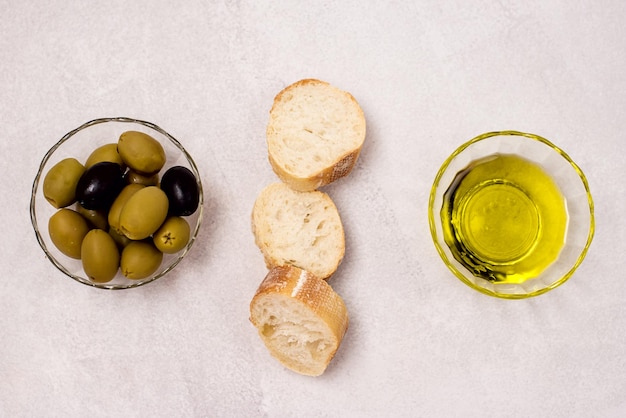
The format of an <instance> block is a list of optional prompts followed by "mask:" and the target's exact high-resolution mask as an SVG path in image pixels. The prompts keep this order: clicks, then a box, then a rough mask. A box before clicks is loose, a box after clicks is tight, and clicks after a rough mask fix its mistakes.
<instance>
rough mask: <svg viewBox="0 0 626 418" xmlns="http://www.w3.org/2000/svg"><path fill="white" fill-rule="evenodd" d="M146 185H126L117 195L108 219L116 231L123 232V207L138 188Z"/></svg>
mask: <svg viewBox="0 0 626 418" xmlns="http://www.w3.org/2000/svg"><path fill="white" fill-rule="evenodd" d="M143 187H144V186H142V185H141V184H129V185H127V186H125V187H124V188H123V189H122V191H121V192H120V194H118V195H117V197H116V198H115V200H114V201H113V204H112V205H111V208H110V209H109V214H108V221H109V226H110V227H111V228H113V229H114V230H115V231H117V232H119V233H121V230H120V213H122V208H123V207H124V205H125V204H126V202H128V199H130V197H131V196H132V195H134V194H135V193H136V192H137V191H138V190H141V189H143Z"/></svg>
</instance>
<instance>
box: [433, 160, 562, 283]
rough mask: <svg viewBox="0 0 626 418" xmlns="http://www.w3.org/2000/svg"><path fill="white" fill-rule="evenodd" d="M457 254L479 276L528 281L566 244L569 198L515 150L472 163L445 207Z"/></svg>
mask: <svg viewBox="0 0 626 418" xmlns="http://www.w3.org/2000/svg"><path fill="white" fill-rule="evenodd" d="M441 217H442V221H443V222H442V223H443V234H444V239H445V242H446V244H447V245H448V247H449V248H450V250H451V251H452V254H453V256H454V258H455V259H456V260H457V261H458V262H459V263H461V264H463V265H464V266H465V267H466V268H468V269H469V270H470V271H472V273H473V274H474V275H475V276H477V277H480V278H483V279H486V280H489V281H492V282H498V283H523V282H524V281H526V280H528V279H531V278H534V277H537V276H538V275H539V274H540V273H541V272H542V271H544V270H545V269H546V268H547V267H548V266H549V265H550V264H552V263H553V262H554V261H555V260H556V259H557V257H558V256H559V253H560V252H561V249H562V248H563V245H564V243H565V233H566V231H567V224H568V214H567V205H566V201H565V199H564V197H563V195H562V194H561V192H560V190H559V188H558V186H557V185H556V183H555V182H554V180H552V178H551V177H550V176H549V175H548V174H547V173H546V172H545V171H544V170H543V169H542V168H541V167H540V166H539V165H537V164H535V163H533V162H531V161H529V160H527V159H525V158H521V157H519V156H516V155H512V154H494V155H491V156H489V157H485V158H481V159H479V160H476V161H473V162H472V163H470V164H469V165H468V166H467V167H466V168H465V169H463V170H461V171H460V172H459V173H457V175H456V176H455V178H454V180H453V181H452V183H451V185H450V187H449V188H448V190H447V191H446V193H445V194H444V199H443V206H442V209H441Z"/></svg>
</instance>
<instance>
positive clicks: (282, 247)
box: [252, 182, 346, 279]
mask: <svg viewBox="0 0 626 418" xmlns="http://www.w3.org/2000/svg"><path fill="white" fill-rule="evenodd" d="M252 232H253V234H254V240H255V243H256V245H257V246H258V247H259V249H260V250H261V253H262V254H263V257H264V259H265V264H266V265H267V267H268V268H272V267H275V266H282V265H294V266H296V267H300V268H302V269H304V270H307V271H310V272H311V273H313V274H314V275H316V276H317V277H319V278H321V279H326V278H328V277H329V276H330V275H332V274H333V273H334V272H335V270H337V267H338V266H339V264H340V263H341V260H342V259H343V256H344V253H345V248H346V247H345V236H344V231H343V224H342V223H341V218H340V217H339V212H338V211H337V207H336V206H335V204H334V202H333V201H332V199H331V198H330V196H328V194H326V193H324V192H321V191H319V190H314V191H310V192H298V191H296V190H293V189H292V188H290V187H289V186H287V185H286V184H284V183H282V182H276V183H272V184H270V185H268V186H266V187H265V188H264V189H263V190H262V191H261V193H259V196H258V197H257V199H256V201H255V203H254V207H253V208H252Z"/></svg>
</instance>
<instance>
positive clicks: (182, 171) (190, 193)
mask: <svg viewBox="0 0 626 418" xmlns="http://www.w3.org/2000/svg"><path fill="white" fill-rule="evenodd" d="M161 190H163V191H164V192H165V195H166V196H167V198H168V200H169V214H170V215H174V216H188V215H191V214H192V213H194V212H195V211H196V209H197V208H198V203H199V202H200V189H199V187H198V182H197V181H196V176H194V175H193V173H192V172H191V170H189V169H188V168H186V167H182V166H175V167H172V168H170V169H169V170H167V171H166V172H165V174H163V177H161Z"/></svg>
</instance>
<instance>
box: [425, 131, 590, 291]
mask: <svg viewBox="0 0 626 418" xmlns="http://www.w3.org/2000/svg"><path fill="white" fill-rule="evenodd" d="M498 153H499V154H515V155H518V156H520V157H523V158H525V159H527V160H530V161H532V162H534V163H536V164H538V165H539V166H541V167H542V168H543V170H544V171H545V172H547V173H548V174H549V175H550V176H551V177H552V179H553V180H554V181H555V182H556V184H557V185H558V187H559V189H560V191H561V193H562V195H563V197H564V198H565V201H566V207H567V213H568V224H567V229H566V235H565V243H564V246H563V248H562V250H561V252H560V253H559V256H558V258H557V260H556V261H554V262H553V263H552V264H550V265H549V266H548V267H547V268H546V269H545V270H543V271H542V272H541V273H540V274H539V275H538V276H537V277H534V278H531V279H528V280H526V281H524V282H522V283H498V282H495V281H490V280H487V279H484V278H481V277H478V276H476V275H474V274H473V273H472V272H471V271H470V270H469V269H467V268H466V267H465V266H464V265H463V264H461V263H459V262H458V261H457V260H456V259H455V258H454V256H453V253H452V251H451V250H450V248H449V246H448V245H447V244H446V242H445V240H444V233H443V223H442V217H441V208H442V205H443V201H444V194H445V193H446V191H447V190H448V188H449V186H450V185H451V183H452V181H453V179H454V178H455V176H456V175H457V173H459V172H460V171H462V170H464V169H465V168H466V167H467V166H468V165H469V164H470V163H471V162H472V161H475V160H477V159H480V158H483V157H486V156H490V155H494V154H498ZM428 218H429V224H430V230H431V234H432V238H433V241H434V244H435V247H436V249H437V252H438V253H439V255H440V256H441V258H442V260H443V262H444V263H445V265H446V266H447V267H448V268H449V269H450V270H451V271H452V273H454V275H455V276H456V277H458V278H459V279H460V280H461V281H463V282H464V283H465V284H467V285H468V286H470V287H471V288H473V289H475V290H478V291H480V292H482V293H485V294H488V295H491V296H496V297H501V298H507V299H521V298H527V297H531V296H537V295H540V294H542V293H545V292H547V291H549V290H551V289H554V288H555V287H557V286H559V285H561V284H563V283H564V282H565V281H566V280H567V279H569V278H570V276H571V275H572V274H574V272H575V270H576V269H577V268H578V266H579V265H580V263H581V262H582V261H583V259H584V257H585V255H586V253H587V250H588V248H589V246H590V244H591V241H592V238H593V234H594V213H593V200H592V197H591V193H590V191H589V185H588V183H587V180H586V178H585V175H584V174H583V172H582V170H581V169H580V168H579V167H578V166H577V165H576V164H575V163H574V161H572V159H571V158H570V157H569V156H568V155H567V154H566V153H565V152H564V151H562V150H561V149H560V148H558V147H557V146H556V145H554V144H552V143H551V142H550V141H548V140H547V139H545V138H542V137H540V136H537V135H533V134H528V133H523V132H517V131H502V132H490V133H486V134H483V135H480V136H478V137H476V138H474V139H472V140H470V141H468V142H466V143H465V144H463V145H461V146H460V147H459V148H457V149H456V150H455V151H454V152H453V153H452V155H450V157H448V159H447V160H446V161H445V162H444V163H443V165H442V166H441V168H440V169H439V172H438V173H437V176H436V178H435V181H434V184H433V186H432V189H431V193H430V199H429V205H428Z"/></svg>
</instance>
